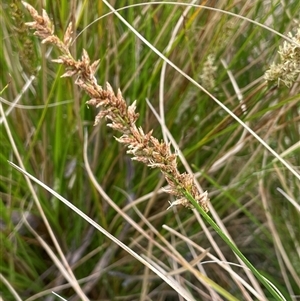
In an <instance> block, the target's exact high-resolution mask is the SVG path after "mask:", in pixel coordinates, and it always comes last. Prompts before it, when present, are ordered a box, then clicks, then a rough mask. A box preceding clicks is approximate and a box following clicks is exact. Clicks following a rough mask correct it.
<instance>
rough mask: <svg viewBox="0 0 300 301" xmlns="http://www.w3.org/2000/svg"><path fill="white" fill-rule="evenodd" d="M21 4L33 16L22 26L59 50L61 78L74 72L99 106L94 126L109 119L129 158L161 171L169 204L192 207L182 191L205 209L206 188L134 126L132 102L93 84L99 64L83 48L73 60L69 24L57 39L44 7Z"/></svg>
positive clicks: (165, 147) (166, 148) (92, 102)
mask: <svg viewBox="0 0 300 301" xmlns="http://www.w3.org/2000/svg"><path fill="white" fill-rule="evenodd" d="M23 5H24V6H25V7H26V9H27V10H28V11H29V12H30V14H31V16H32V17H33V19H34V22H29V23H26V25H27V26H28V27H30V28H32V29H34V30H35V33H34V34H35V35H36V36H38V37H40V38H41V39H42V43H49V44H52V45H55V46H57V47H58V48H59V49H60V51H61V52H62V55H61V56H60V57H59V58H58V59H56V60H53V61H54V62H56V63H59V64H63V65H64V66H65V67H66V70H67V71H66V72H65V73H64V74H63V75H62V77H70V76H73V75H76V76H77V78H76V81H75V83H76V84H77V85H78V86H79V87H80V88H81V89H83V90H84V91H85V92H86V93H87V94H88V95H89V96H90V97H91V99H90V100H89V101H87V104H88V105H91V106H95V107H97V108H98V107H101V110H100V112H99V113H98V114H97V116H96V119H95V125H97V124H98V122H99V120H100V119H102V118H105V119H107V120H110V123H108V126H110V127H112V128H113V129H115V130H117V131H119V132H121V133H122V136H121V137H120V138H116V139H117V141H119V142H120V143H122V144H125V145H126V146H127V147H128V151H127V153H129V154H131V155H133V158H132V159H133V160H137V161H140V162H143V163H145V164H146V165H148V166H149V167H151V168H159V169H160V170H161V172H162V173H163V175H164V176H165V178H166V180H167V182H168V184H169V185H170V188H169V189H168V190H167V192H168V193H170V194H172V195H174V196H176V197H177V198H178V199H177V200H176V201H175V202H173V203H172V204H171V206H170V207H172V206H173V205H179V204H180V205H183V206H185V207H188V208H193V205H192V204H191V202H190V201H189V200H187V199H186V197H185V195H186V193H188V194H190V195H192V196H193V198H194V199H195V200H196V201H197V203H198V204H199V205H200V206H201V207H202V208H203V209H204V210H205V211H206V212H207V211H208V202H209V198H208V194H207V191H205V192H204V193H200V192H199V191H198V189H197V187H196V185H195V183H194V178H193V176H192V175H190V174H187V173H179V171H178V169H177V156H176V155H175V154H172V152H171V150H170V145H169V144H166V143H163V142H159V141H158V140H157V139H156V138H155V137H153V136H152V131H150V132H149V133H147V134H145V133H144V132H143V130H142V128H137V126H136V125H135V123H136V121H137V119H138V116H139V114H138V113H136V112H135V109H136V102H134V103H133V104H132V105H130V106H127V104H126V102H125V100H124V99H123V97H122V94H121V91H120V90H118V92H117V94H115V93H114V91H113V89H112V88H111V86H110V84H108V83H107V84H106V89H103V88H102V87H101V86H99V85H98V84H97V80H96V78H95V76H94V73H95V71H96V69H97V67H98V65H99V60H97V61H95V62H93V63H92V64H91V62H90V59H89V56H88V54H87V52H86V51H85V50H83V54H82V57H81V60H78V61H77V60H75V59H74V58H73V57H72V55H71V53H70V51H69V46H70V44H71V42H72V38H71V36H72V30H71V28H72V25H71V24H69V26H68V28H67V30H66V33H65V35H64V38H63V41H61V40H60V39H59V38H58V37H57V36H56V35H54V34H53V33H54V27H53V24H52V22H51V21H50V19H49V17H48V15H47V13H46V11H45V10H43V12H42V15H41V16H40V15H39V14H38V12H37V11H36V10H35V9H34V8H33V7H32V6H31V5H29V4H28V3H26V2H23Z"/></svg>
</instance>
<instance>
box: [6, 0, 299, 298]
mask: <svg viewBox="0 0 300 301" xmlns="http://www.w3.org/2000/svg"><path fill="white" fill-rule="evenodd" d="M41 2H42V1H34V0H32V1H28V3H30V4H31V5H33V6H34V7H35V8H36V9H37V10H38V11H39V12H41V9H42V8H44V9H45V10H46V11H47V12H48V14H49V16H50V17H51V19H52V20H53V23H54V25H55V34H57V35H58V36H59V37H63V35H64V32H65V29H66V27H67V25H68V24H69V22H70V21H73V22H74V24H76V30H77V32H75V35H77V38H76V40H75V41H74V43H73V44H72V46H71V50H72V53H73V55H74V57H76V58H80V56H81V53H82V49H86V50H87V52H88V54H89V56H90V58H91V60H97V59H101V64H100V67H99V70H98V71H97V73H96V77H97V79H98V83H99V84H101V85H105V82H107V81H108V82H109V83H110V84H111V85H112V87H113V88H114V89H115V91H116V90H117V88H120V89H121V90H122V94H123V96H124V98H125V99H126V100H127V101H128V104H130V103H132V102H133V101H134V100H137V111H138V112H139V113H140V118H139V120H138V124H139V125H140V126H142V127H143V129H144V130H145V131H149V130H151V129H154V136H156V137H157V138H159V139H163V138H165V136H166V134H164V133H165V130H164V127H163V126H162V122H160V121H159V120H157V118H156V117H155V114H154V113H153V112H152V111H151V109H150V107H149V105H148V104H147V102H146V100H149V102H150V103H151V104H152V106H153V107H154V108H155V110H156V111H157V112H158V113H159V114H160V115H161V118H163V119H164V122H165V125H166V127H167V129H168V130H169V131H170V133H171V134H172V136H173V137H174V139H175V141H176V142H177V143H178V146H179V149H180V150H181V152H182V153H183V155H184V157H185V159H186V160H187V162H188V163H189V164H190V166H191V168H192V170H193V172H195V173H196V175H197V176H198V181H199V183H200V185H201V186H202V188H203V189H204V190H207V191H208V193H209V196H210V199H211V211H210V214H211V216H212V217H213V219H215V220H216V222H217V223H218V224H219V226H220V227H222V230H223V232H225V233H227V234H228V235H229V236H230V237H231V238H232V240H233V241H234V242H235V244H236V245H237V246H238V248H239V249H240V250H241V251H242V253H243V254H244V255H245V256H246V257H247V259H248V260H249V261H250V262H251V263H252V264H253V265H254V266H255V267H256V269H257V270H259V272H260V273H261V274H262V275H264V276H265V277H266V278H267V279H268V280H270V281H271V282H272V283H273V284H274V285H275V286H276V287H277V288H278V290H280V291H281V293H282V294H283V295H284V297H285V298H286V300H299V295H300V290H299V286H300V279H299V278H300V276H299V275H300V258H299V257H300V254H299V249H300V241H299V229H300V223H299V220H300V219H299V199H300V193H299V191H300V185H299V177H298V178H297V177H296V176H295V175H294V174H293V173H292V172H291V171H290V170H288V169H287V168H286V166H284V165H282V164H281V163H279V162H278V160H277V159H276V158H275V157H274V155H273V154H271V153H270V152H269V151H268V150H266V148H265V147H264V146H263V145H262V143H261V142H259V141H257V139H256V138H255V137H253V135H251V134H249V132H247V131H246V130H245V128H244V127H243V126H242V125H240V124H239V123H238V122H237V121H236V120H234V119H233V118H232V117H230V116H229V115H228V113H227V112H225V111H224V110H223V109H222V108H221V107H220V106H219V105H218V104H217V103H216V102H215V101H214V100H213V99H212V98H211V96H210V95H208V94H207V93H205V92H204V91H202V90H201V89H199V88H198V87H196V86H195V85H194V84H193V83H192V82H191V81H189V80H187V79H186V78H185V77H184V76H182V74H180V73H179V72H178V71H176V70H174V68H172V67H171V66H169V65H168V64H166V62H165V61H164V59H163V58H161V57H160V56H159V55H158V54H157V53H155V52H154V51H153V49H150V48H149V47H148V46H146V45H145V44H144V43H143V42H142V41H141V40H140V39H139V38H137V37H136V35H135V34H134V33H133V32H132V31H131V30H130V29H129V28H128V27H127V26H126V25H125V24H124V23H123V22H121V21H120V20H119V19H118V18H117V17H116V16H114V15H113V14H111V13H110V10H109V8H108V7H107V6H106V4H105V3H104V2H103V1H81V0H78V1H75V0H72V1H48V0H45V1H43V4H42V3H41ZM189 2H191V1H181V2H178V3H177V4H175V3H173V4H168V3H167V2H164V3H161V4H157V3H151V1H149V2H147V3H143V4H142V1H123V0H118V1H110V4H111V5H113V6H114V7H115V8H123V9H121V10H120V11H119V13H120V14H121V15H122V16H123V17H124V18H125V19H126V20H127V21H128V22H129V23H130V24H131V25H132V26H134V28H135V29H136V30H137V31H138V32H139V33H140V34H142V36H143V37H144V38H145V39H147V40H148V41H149V42H150V43H151V44H152V46H153V47H155V48H156V49H157V50H158V51H159V52H161V53H163V54H164V55H165V56H166V57H167V58H168V59H169V60H171V61H172V62H173V63H174V64H175V65H176V66H177V67H178V68H180V69H181V70H182V71H183V72H185V73H186V74H188V75H189V76H190V77H191V78H193V79H194V80H195V81H196V82H199V83H200V84H201V85H202V86H203V87H204V88H205V89H206V90H207V91H208V92H210V93H211V94H212V95H213V96H214V97H216V98H217V99H218V100H219V101H220V102H221V103H222V104H224V105H225V106H226V107H227V108H228V109H229V110H230V111H232V112H234V114H236V115H237V116H238V117H239V118H240V119H241V120H242V121H243V122H245V123H246V124H247V125H248V126H250V128H251V129H253V130H254V132H255V133H256V134H258V135H259V136H260V137H261V138H262V139H263V140H264V141H265V142H266V143H267V144H268V145H269V146H270V147H271V148H272V149H273V150H274V151H275V152H276V153H278V154H280V155H282V157H283V158H284V159H285V161H286V162H287V164H289V165H290V166H292V167H293V168H294V169H295V170H297V168H298V169H299V164H300V156H299V138H300V137H299V100H300V94H299V92H300V89H299V81H296V82H295V83H294V84H293V85H292V86H291V87H289V88H287V87H286V86H285V85H283V84H282V83H280V82H279V86H278V85H277V84H278V82H276V81H275V82H274V83H271V84H268V85H267V84H266V82H265V80H264V72H265V71H266V70H267V69H268V68H269V66H270V64H271V63H272V62H273V61H276V62H278V61H279V56H278V53H277V51H278V49H279V46H280V45H282V44H283V41H284V38H283V37H281V36H279V35H278V34H277V33H276V32H272V31H271V30H270V29H268V28H263V27H261V26H259V24H263V25H265V26H268V27H270V28H272V29H274V30H275V31H278V32H279V33H282V34H284V35H285V36H287V34H288V32H290V31H291V32H292V33H295V32H296V31H297V28H299V20H300V15H299V14H300V4H299V1H298V0H295V1H275V0H272V1H265V0H255V1H236V0H232V1H202V2H201V3H196V1H195V3H196V4H202V5H203V6H206V7H203V6H194V7H192V6H187V5H183V4H187V3H189ZM135 4H142V5H140V6H136V5H135ZM209 7H210V8H216V9H219V10H209V9H208V8H209ZM226 12H231V13H234V14H237V15H236V16H234V15H232V14H228V13H226ZM239 16H241V17H242V16H243V17H244V18H240V17H239ZM98 18H99V19H98ZM251 20H253V21H256V22H257V24H255V23H253V22H250V21H251ZM30 21H32V18H31V16H30V15H29V13H28V12H27V11H26V10H25V9H24V8H23V6H22V4H21V2H20V1H16V0H11V1H8V2H7V1H2V3H1V27H2V30H1V41H2V51H1V52H0V62H1V78H0V80H1V88H0V90H2V95H1V116H0V118H1V122H0V135H1V136H0V141H1V142H0V143H1V152H0V171H1V172H0V177H1V178H0V200H1V203H0V206H1V208H0V210H1V224H0V226H1V265H0V269H1V271H0V272H1V274H0V283H1V286H0V287H1V289H0V291H1V293H2V297H3V299H4V300H28V301H29V300H58V297H57V296H55V295H53V294H52V293H51V291H54V292H56V293H57V294H59V295H60V296H62V297H64V298H66V299H68V300H83V299H85V298H86V299H85V300H183V297H182V296H181V295H180V292H182V291H184V292H186V294H187V295H188V296H189V297H188V298H187V297H186V299H189V300H214V301H215V300H226V299H229V300H275V299H272V298H273V297H272V296H271V295H270V293H269V292H268V291H267V290H266V289H265V288H264V287H263V286H262V285H261V284H260V282H259V281H258V280H256V278H255V277H253V275H252V273H249V272H248V271H247V270H245V269H244V268H243V267H242V266H241V263H240V262H239V261H238V259H237V258H236V256H235V255H234V253H233V252H232V251H231V250H230V248H229V247H228V246H227V244H226V243H225V242H224V241H222V240H221V239H220V237H219V236H218V235H217V234H216V233H215V232H214V230H213V229H212V228H211V227H209V225H208V224H207V223H205V222H204V221H203V220H202V219H201V217H200V216H199V215H198V214H197V212H195V211H192V210H188V209H185V208H181V207H172V208H171V209H170V210H168V211H167V210H166V209H167V208H168V206H169V203H168V201H174V200H173V199H172V198H171V197H170V195H168V194H166V193H165V192H164V190H163V189H162V188H163V187H164V186H165V185H166V182H165V181H164V179H163V177H162V176H161V174H160V173H159V171H158V170H155V169H149V168H147V167H146V166H144V165H143V164H141V163H139V162H135V161H131V159H130V156H129V155H127V154H126V149H125V148H124V147H123V146H121V145H120V144H119V143H118V142H117V141H116V140H115V139H114V136H117V135H118V133H116V132H114V131H113V130H112V129H110V128H109V127H107V126H106V123H105V120H103V121H102V122H101V123H100V124H99V125H97V126H96V127H93V123H94V117H95V115H96V113H97V111H96V110H94V109H92V108H87V106H86V105H85V102H86V101H87V100H88V97H87V95H85V94H84V93H83V92H82V91H80V90H79V89H78V88H77V87H76V86H75V85H74V79H70V78H60V76H61V75H62V74H63V73H64V69H63V67H61V66H60V65H57V64H54V63H52V62H51V60H52V59H56V58H57V57H58V56H59V54H60V53H59V50H58V49H56V48H55V47H52V46H47V45H41V43H40V40H39V39H38V38H36V37H35V36H33V35H32V31H29V30H28V29H27V28H26V27H25V25H24V22H30ZM94 21H95V22H94ZM87 26H88V27H87ZM4 113H5V114H4ZM84 131H86V132H87V135H88V140H87V142H86V144H87V151H85V150H84V144H85V138H84ZM13 143H15V146H16V149H17V151H18V153H19V156H20V157H18V156H17V153H16V151H13ZM84 156H86V158H87V160H84ZM7 160H9V161H12V162H15V163H16V164H17V165H20V164H21V163H22V164H23V166H24V169H25V170H27V171H28V172H29V173H30V174H32V175H33V176H34V177H36V178H37V179H39V180H40V181H42V182H43V183H44V184H45V185H47V186H49V187H50V188H52V189H53V190H55V191H56V192H57V193H58V194H60V195H61V196H63V197H64V198H66V199H67V200H69V201H70V202H71V203H72V204H74V205H75V206H76V207H77V208H78V209H80V210H81V211H83V212H84V213H86V214H87V215H88V216H89V217H91V218H92V219H93V220H94V221H96V222H97V223H98V224H99V225H101V226H102V227H103V228H104V229H106V230H107V231H108V232H109V233H110V234H112V235H113V236H114V237H116V238H117V239H119V240H120V241H122V242H123V243H124V244H125V245H126V246H128V247H129V248H130V249H131V250H133V251H135V252H137V253H138V254H141V255H143V257H144V258H146V260H147V261H148V262H149V263H150V264H151V265H152V266H154V267H155V268H156V269H158V270H160V271H161V272H165V273H169V274H168V277H170V278H171V279H173V281H176V285H177V286H178V290H177V291H176V290H174V289H173V288H171V287H170V286H169V285H168V284H167V283H166V282H165V281H164V280H163V279H161V278H160V277H158V276H157V275H156V274H154V273H153V272H152V271H151V270H149V268H148V267H146V266H145V265H144V264H142V263H141V262H139V261H138V260H136V259H135V258H134V257H132V256H131V255H129V254H128V253H127V252H125V251H124V250H123V249H121V248H119V247H117V245H116V244H115V243H114V242H112V241H111V240H110V239H109V238H108V237H107V236H105V235H103V234H102V233H100V232H98V231H96V230H95V229H94V228H93V227H92V226H91V225H90V224H88V223H87V222H86V221H84V220H83V219H81V218H80V217H79V216H78V215H77V214H76V213H75V212H73V211H71V210H70V209H69V208H68V207H66V206H65V205H64V204H62V203H61V202H60V201H59V200H58V199H57V198H56V197H54V196H53V195H52V194H50V193H49V192H47V191H46V190H45V189H44V188H42V187H40V186H38V185H36V184H34V183H33V184H32V186H30V185H29V184H28V182H26V178H25V177H24V176H23V175H22V174H21V173H20V172H18V171H17V170H15V169H13V168H12V167H11V166H10V165H9V164H8V162H7ZM20 162H21V163H20ZM89 168H90V170H89ZM179 169H180V170H181V171H184V167H183V165H182V164H181V163H180V162H179ZM93 177H94V178H95V179H96V180H97V183H98V185H99V186H98V187H97V186H96V184H95V182H94V181H93ZM100 187H101V189H102V192H101V191H100ZM111 202H113V203H114V204H115V205H116V206H114V207H113V206H112V204H111ZM297 202H298V204H297ZM43 214H44V216H43ZM45 221H47V222H48V225H47V223H46V222H45ZM50 229H51V231H53V233H54V237H55V239H56V240H55V239H53V237H52V236H51V231H50ZM177 252H178V253H177ZM62 254H64V256H65V259H66V262H68V265H67V264H65V262H64V259H63V256H62ZM180 255H181V256H182V257H183V258H184V259H186V260H187V261H188V262H190V263H191V265H190V267H189V268H187V267H186V266H184V265H183V264H182V260H181V258H180ZM219 261H222V262H223V263H222V264H221V263H220V262H219ZM227 263H230V265H229V264H227ZM68 266H69V267H70V268H71V269H72V271H73V273H74V277H73V276H72V277H73V278H72V277H71V276H68V275H72V274H71V273H70V271H69V270H68ZM182 266H184V268H182ZM192 266H194V269H195V270H198V271H200V273H198V274H197V273H195V272H194V273H193V272H192ZM65 273H66V274H65ZM68 273H69V274H68ZM201 275H202V276H201ZM203 275H205V277H203ZM238 276H239V277H238ZM75 279H76V281H75ZM209 280H211V281H213V282H210V281H209ZM216 284H217V285H219V287H221V288H222V289H223V290H224V291H225V292H227V293H228V295H227V296H225V295H224V293H222V292H220V291H218V289H217V287H216ZM247 284H248V286H247ZM79 287H80V288H79ZM80 292H81V293H80ZM297 295H298V299H297ZM84 296H85V297H84ZM18 298H19V299H18ZM234 298H235V299H234Z"/></svg>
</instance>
